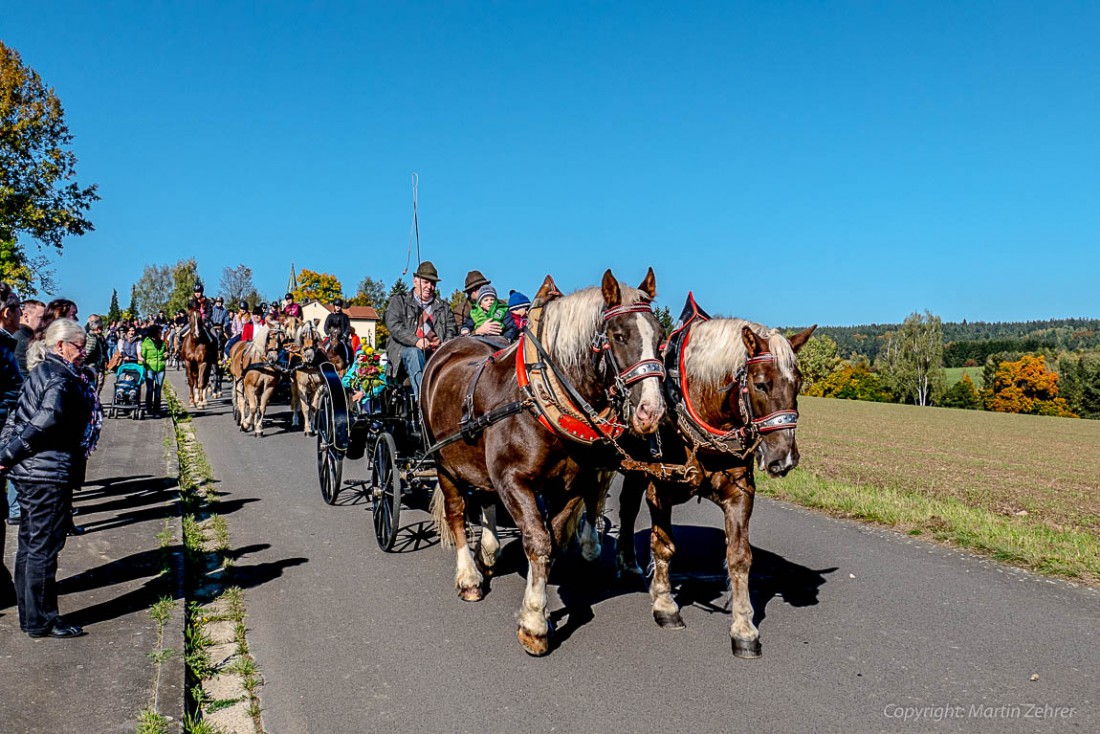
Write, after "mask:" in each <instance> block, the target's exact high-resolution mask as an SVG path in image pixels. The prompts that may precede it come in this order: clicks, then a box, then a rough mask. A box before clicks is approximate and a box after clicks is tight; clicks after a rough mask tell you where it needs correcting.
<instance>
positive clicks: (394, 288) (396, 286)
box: [386, 278, 409, 304]
mask: <svg viewBox="0 0 1100 734" xmlns="http://www.w3.org/2000/svg"><path fill="white" fill-rule="evenodd" d="M408 292H409V284H408V283H406V282H405V280H404V278H398V279H397V280H395V281H394V282H393V285H391V286H390V293H389V295H388V296H387V297H386V303H387V304H388V303H389V302H390V299H391V298H393V297H394V296H396V295H400V294H402V293H408Z"/></svg>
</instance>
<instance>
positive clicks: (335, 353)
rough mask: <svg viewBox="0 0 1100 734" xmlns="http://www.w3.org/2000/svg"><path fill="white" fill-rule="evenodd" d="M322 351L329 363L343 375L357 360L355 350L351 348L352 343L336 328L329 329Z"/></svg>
mask: <svg viewBox="0 0 1100 734" xmlns="http://www.w3.org/2000/svg"><path fill="white" fill-rule="evenodd" d="M321 349H322V351H324V353H325V357H327V358H328V361H329V362H332V366H333V367H335V368H336V371H337V372H338V373H340V374H341V375H343V374H344V372H346V371H347V369H348V367H349V366H350V365H351V363H352V361H353V360H354V359H355V350H354V349H352V348H351V343H350V342H349V341H348V340H347V339H346V338H345V337H344V333H343V332H342V331H340V329H339V328H336V327H331V328H329V330H328V336H327V337H325V340H324V341H323V342H322V344H321Z"/></svg>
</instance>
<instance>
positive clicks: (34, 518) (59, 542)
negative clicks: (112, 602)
mask: <svg viewBox="0 0 1100 734" xmlns="http://www.w3.org/2000/svg"><path fill="white" fill-rule="evenodd" d="M87 340H88V336H87V334H86V333H85V331H84V329H83V327H81V326H80V324H78V323H77V322H75V321H73V320H71V319H66V318H61V319H57V320H56V321H54V322H53V323H51V324H50V325H49V327H47V329H46V331H45V334H44V337H43V339H42V340H41V341H39V342H36V343H34V344H32V345H31V348H30V349H31V350H33V351H30V352H29V353H28V355H27V364H28V366H29V367H30V374H29V375H27V378H26V381H25V382H24V383H23V387H22V390H21V391H20V393H19V401H18V403H17V404H16V407H15V410H13V411H12V412H11V415H9V417H8V422H7V424H6V425H5V426H4V430H3V432H2V433H0V472H6V473H7V474H8V478H9V479H10V480H11V481H12V482H14V483H15V484H16V486H17V487H18V495H19V505H20V508H21V510H22V522H20V524H19V550H18V552H17V553H16V555H15V594H16V600H17V602H18V605H19V627H20V629H22V630H23V631H24V632H26V633H27V634H29V635H30V636H31V637H56V638H67V637H78V636H80V635H82V634H84V630H82V629H81V628H80V627H78V626H77V625H74V624H68V623H67V622H65V621H64V620H62V618H61V617H60V615H59V614H58V610H57V557H58V554H59V553H60V552H61V549H62V548H63V547H64V546H65V538H66V532H67V531H68V529H69V525H70V523H71V519H70V516H71V514H72V500H73V490H74V489H76V488H77V487H79V486H80V485H81V484H82V483H83V481H84V473H85V470H86V468H87V458H88V454H90V453H91V452H92V450H93V449H94V448H95V445H96V442H97V441H98V440H99V429H100V427H101V426H102V425H103V412H102V410H100V408H99V400H98V399H97V398H96V391H95V378H94V377H93V376H92V375H91V374H90V373H89V372H88V371H86V370H84V369H83V366H84V359H85V351H84V350H85V347H86V345H87Z"/></svg>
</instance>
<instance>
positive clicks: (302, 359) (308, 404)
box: [286, 316, 325, 436]
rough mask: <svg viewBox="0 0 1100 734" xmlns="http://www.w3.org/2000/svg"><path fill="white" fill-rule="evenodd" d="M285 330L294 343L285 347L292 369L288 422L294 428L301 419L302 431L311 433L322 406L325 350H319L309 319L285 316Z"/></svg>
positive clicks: (316, 336) (318, 334) (318, 341)
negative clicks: (321, 368)
mask: <svg viewBox="0 0 1100 734" xmlns="http://www.w3.org/2000/svg"><path fill="white" fill-rule="evenodd" d="M286 330H287V334H288V335H290V338H292V339H293V340H294V344H293V346H292V347H288V350H289V351H290V367H291V368H292V369H293V374H292V375H291V380H290V410H291V415H290V425H291V427H292V428H297V427H298V425H299V424H300V423H304V433H305V435H306V436H312V435H313V418H314V416H316V414H317V410H318V408H320V407H321V405H320V404H321V386H322V385H323V384H324V378H323V377H321V371H320V366H321V363H322V362H324V361H325V353H324V352H323V351H322V350H321V332H319V331H318V330H317V327H316V326H314V325H313V322H312V321H310V320H309V319H306V320H304V321H301V322H300V321H299V320H298V319H297V318H295V317H293V316H291V317H288V318H287V320H286ZM299 414H300V415H301V420H299Z"/></svg>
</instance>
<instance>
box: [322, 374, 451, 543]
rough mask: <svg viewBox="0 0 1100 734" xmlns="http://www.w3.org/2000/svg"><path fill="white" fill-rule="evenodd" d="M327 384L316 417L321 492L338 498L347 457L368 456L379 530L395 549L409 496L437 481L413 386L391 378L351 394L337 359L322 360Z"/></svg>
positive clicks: (381, 537)
mask: <svg viewBox="0 0 1100 734" xmlns="http://www.w3.org/2000/svg"><path fill="white" fill-rule="evenodd" d="M321 377H322V381H323V384H322V386H321V392H320V396H319V407H318V409H317V413H316V416H315V418H314V430H315V431H316V433H317V476H318V479H319V480H320V485H321V496H322V497H323V498H324V500H325V502H326V503H328V504H330V505H331V504H335V503H336V499H337V497H338V496H339V494H340V491H341V490H342V489H343V487H344V486H346V485H347V484H354V483H355V482H344V480H343V474H344V471H343V466H344V461H345V460H355V459H360V458H362V457H363V456H368V457H369V458H368V461H369V467H370V479H369V481H368V483H367V493H368V495H369V499H370V501H371V506H372V510H373V512H374V535H375V538H376V539H377V540H378V546H379V547H380V548H381V549H382V550H384V551H390V550H392V549H393V545H394V541H395V540H396V539H397V531H398V528H399V527H400V525H399V523H400V520H401V503H402V500H403V498H404V497H405V496H406V495H408V494H410V493H415V492H424V493H426V492H427V490H428V489H430V488H431V487H432V486H434V479H435V461H434V459H433V458H432V455H431V453H430V452H429V451H428V449H429V448H430V447H429V446H427V444H426V442H425V440H424V432H423V430H422V428H421V426H420V419H419V415H418V408H417V405H416V400H415V399H414V397H413V391H412V387H411V386H409V385H408V384H407V383H405V382H404V381H401V382H398V381H397V380H395V379H393V378H392V377H390V378H388V379H387V381H386V384H385V386H384V387H383V388H382V390H381V391H380V392H379V393H378V394H377V395H374V396H371V397H369V398H366V399H364V400H354V399H349V396H348V394H347V392H346V390H345V388H344V385H343V383H342V381H341V377H340V374H339V373H338V372H337V370H336V368H335V367H334V366H333V365H332V363H331V362H325V363H324V364H322V365H321Z"/></svg>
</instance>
